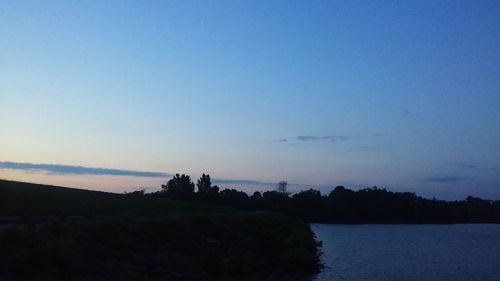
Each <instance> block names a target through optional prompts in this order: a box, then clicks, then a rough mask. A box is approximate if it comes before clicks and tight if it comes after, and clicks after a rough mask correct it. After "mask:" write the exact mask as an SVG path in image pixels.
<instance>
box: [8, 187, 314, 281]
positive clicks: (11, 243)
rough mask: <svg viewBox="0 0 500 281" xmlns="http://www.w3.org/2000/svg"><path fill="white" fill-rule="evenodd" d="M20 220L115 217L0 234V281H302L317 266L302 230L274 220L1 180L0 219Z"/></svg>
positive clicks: (262, 215) (305, 229)
mask: <svg viewBox="0 0 500 281" xmlns="http://www.w3.org/2000/svg"><path fill="white" fill-rule="evenodd" d="M27 213H28V214H33V215H44V214H51V215H69V214H100V215H103V214H104V215H106V214H111V215H115V214H120V215H121V216H103V217H101V218H100V219H84V220H61V219H58V220H56V219H53V220H52V221H49V222H46V223H42V224H37V225H26V226H19V227H13V228H10V229H5V230H3V231H0V280H6V281H9V280H30V281H37V280H40V281H42V280H75V281H76V280H97V281H99V280H106V281H115V280H131V281H132V280H134V281H139V280H303V279H304V277H306V276H309V275H310V274H312V273H315V272H316V271H317V270H318V268H319V261H318V255H317V244H316V242H315V240H314V239H313V234H312V232H311V230H310V229H309V227H308V225H307V224H305V223H303V222H301V221H297V220H293V219H290V218H288V217H285V216H282V215H278V214H273V213H267V212H253V213H252V212H240V211H236V210H232V209H228V208H218V207H214V206H205V205H198V204H191V203H184V202H177V201H172V200H167V199H162V198H150V197H142V196H130V195H121V194H111V193H104V192H94V191H86V190H78V189H70V188H63V187H53V186H42V185H34V184H26V183H18V182H8V181H0V215H16V214H27ZM128 214H132V215H134V216H127V215H128ZM137 214H143V215H144V216H135V215H137ZM146 214H155V215H159V216H148V215H146Z"/></svg>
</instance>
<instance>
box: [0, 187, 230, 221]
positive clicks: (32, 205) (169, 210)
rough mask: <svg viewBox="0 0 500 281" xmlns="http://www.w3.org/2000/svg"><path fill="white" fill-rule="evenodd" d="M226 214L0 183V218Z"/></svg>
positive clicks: (100, 194)
mask: <svg viewBox="0 0 500 281" xmlns="http://www.w3.org/2000/svg"><path fill="white" fill-rule="evenodd" d="M229 210H230V209H228V208H223V207H216V206H208V205H203V204H196V203H188V202H180V201H174V200H169V199H166V198H155V197H147V196H137V195H127V194H116V193H109V192H101V191H90V190H84V189H76V188H66V187H59V186H50V185H40V184H32V183H23V182H15V181H6V180H0V216H7V215H10V216H15V215H120V214H140V215H141V214H142V215H147V214H189V213H214V212H228V211H229Z"/></svg>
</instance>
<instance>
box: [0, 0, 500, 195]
mask: <svg viewBox="0 0 500 281" xmlns="http://www.w3.org/2000/svg"><path fill="white" fill-rule="evenodd" d="M0 38H1V39H0V161H4V162H5V161H11V162H16V163H33V164H42V163H43V164H64V165H74V166H78V165H81V166H86V167H101V168H110V169H124V170H132V171H151V172H165V173H175V172H183V173H188V174H191V175H192V176H193V177H195V178H196V177H199V175H200V174H201V173H202V172H208V173H210V174H211V175H212V176H213V177H218V178H221V179H244V180H255V181H259V182H264V183H273V182H277V181H279V180H282V179H286V180H288V181H289V182H290V183H293V184H297V186H300V185H301V184H308V185H312V186H315V187H318V188H322V189H323V190H325V188H327V187H332V186H335V185H338V184H344V185H346V186H350V187H356V188H359V187H364V186H372V185H378V186H379V187H386V188H389V189H392V190H405V191H412V192H416V193H417V194H420V195H424V196H431V197H432V196H436V197H438V198H445V199H450V198H451V199H454V198H464V197H465V196H466V195H468V194H472V195H477V196H482V197H486V198H492V199H500V2H499V1H457V0H453V1H297V2H295V1H227V2H223V1H213V2H211V1H177V2H176V1H158V2H155V1H0ZM0 168H1V167H0ZM4 168H5V167H4ZM12 173H13V171H11V169H0V177H3V178H11V177H14V176H12V175H13V174H12ZM34 173H35V172H33V171H31V170H30V171H27V172H26V173H25V175H24V176H22V178H21V179H25V180H33V179H34V178H33V176H34ZM46 176H47V179H46V181H49V182H51V183H54V184H57V183H58V182H57V179H59V178H60V177H57V178H53V179H52V180H51V179H50V173H49V174H47V175H46ZM66 176H67V177H71V176H72V175H66ZM16 177H17V178H16V179H18V178H19V177H21V176H19V175H18V174H16ZM88 177H92V175H89V176H88ZM130 177H132V176H130ZM128 180H129V179H127V178H125V179H124V180H123V181H128ZM165 180H166V179H165ZM160 181H164V179H161V180H160ZM75 184H76V185H78V184H79V185H80V186H85V181H82V182H80V183H79V182H78V181H76V183H75ZM113 184H115V185H117V184H118V185H120V184H123V182H119V183H117V182H114V183H113ZM100 186H106V184H105V183H101V185H100ZM235 187H238V186H235Z"/></svg>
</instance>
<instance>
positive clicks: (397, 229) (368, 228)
mask: <svg viewBox="0 0 500 281" xmlns="http://www.w3.org/2000/svg"><path fill="white" fill-rule="evenodd" d="M311 228H312V230H313V231H314V233H315V234H316V236H317V238H318V240H321V241H322V242H323V248H322V251H323V255H322V257H321V259H322V261H323V263H324V264H325V265H326V266H327V268H325V269H324V270H323V271H322V272H321V273H320V274H319V275H318V276H317V277H316V279H315V280H316V281H336V280H344V281H363V280H370V281H379V280H380V281H389V280H395V281H396V280H398V281H405V280H411V281H413V280H425V281H434V280H435V281H438V280H439V281H447V280H450V281H452V280H453V281H471V280H473V281H482V280H485V281H500V225H498V224H450V225H373V224H365V225H342V224H340V225H339V224H311Z"/></svg>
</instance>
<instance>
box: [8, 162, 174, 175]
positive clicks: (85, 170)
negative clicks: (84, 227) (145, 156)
mask: <svg viewBox="0 0 500 281" xmlns="http://www.w3.org/2000/svg"><path fill="white" fill-rule="evenodd" d="M0 168H1V169H14V170H23V171H28V172H45V173H49V174H57V175H108V176H133V177H150V178H160V177H161V178H163V177H168V176H171V174H168V173H159V172H143V171H131V170H118V169H106V168H92V167H83V166H71V165H59V164H34V163H17V162H8V161H6V162H1V161H0Z"/></svg>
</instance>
